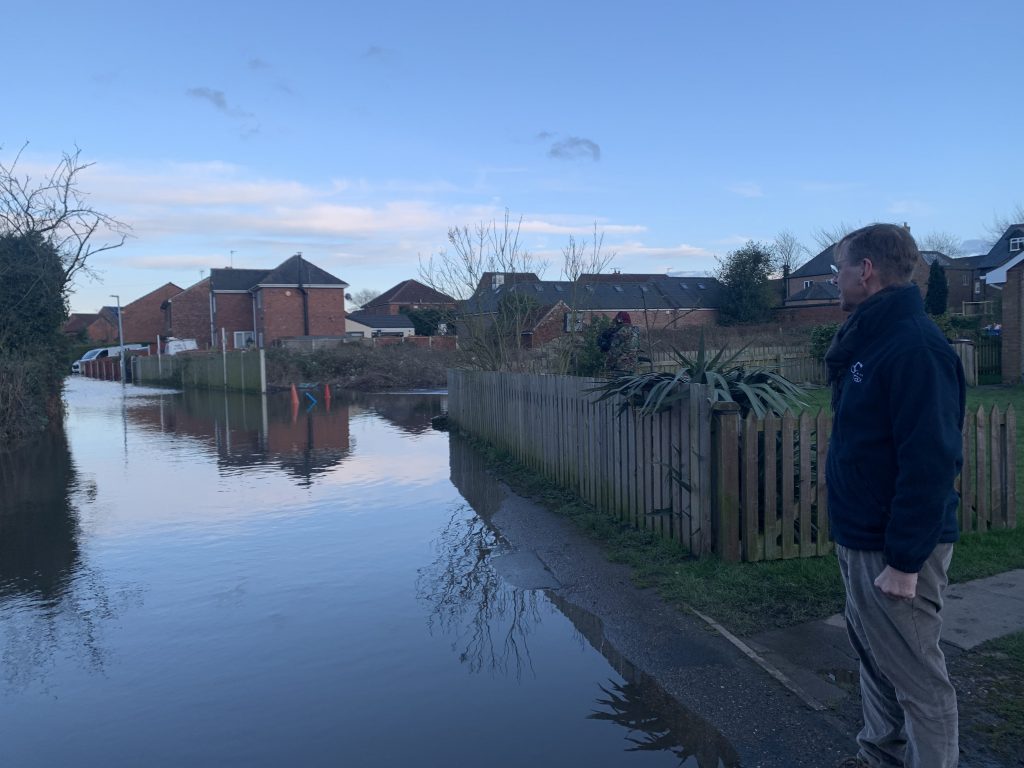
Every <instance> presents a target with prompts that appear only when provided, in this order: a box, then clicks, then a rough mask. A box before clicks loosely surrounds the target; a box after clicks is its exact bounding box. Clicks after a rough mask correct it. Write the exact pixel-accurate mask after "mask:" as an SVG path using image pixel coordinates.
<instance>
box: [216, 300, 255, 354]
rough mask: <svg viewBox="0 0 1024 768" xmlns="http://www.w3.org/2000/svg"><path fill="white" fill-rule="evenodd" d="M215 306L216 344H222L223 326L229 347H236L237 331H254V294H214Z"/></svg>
mask: <svg viewBox="0 0 1024 768" xmlns="http://www.w3.org/2000/svg"><path fill="white" fill-rule="evenodd" d="M214 298H215V306H214V313H213V327H214V333H215V338H216V343H215V345H214V346H218V347H219V346H220V339H221V328H223V329H224V331H225V332H226V334H227V348H228V349H234V348H235V340H234V334H235V331H252V330H254V329H253V322H252V321H253V317H252V295H251V294H250V293H249V292H248V291H246V292H245V293H220V292H216V293H215V294H214Z"/></svg>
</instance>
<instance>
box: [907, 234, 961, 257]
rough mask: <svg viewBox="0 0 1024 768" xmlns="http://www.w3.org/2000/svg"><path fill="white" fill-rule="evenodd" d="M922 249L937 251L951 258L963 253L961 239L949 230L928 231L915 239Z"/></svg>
mask: <svg viewBox="0 0 1024 768" xmlns="http://www.w3.org/2000/svg"><path fill="white" fill-rule="evenodd" d="M917 245H918V247H919V248H920V249H921V250H922V251H938V252H939V253H944V254H945V255H946V256H949V257H950V258H951V259H958V258H960V257H961V256H963V255H964V246H963V241H962V240H961V239H960V238H959V237H957V236H956V235H954V234H951V233H950V232H929V233H928V234H927V235H925V236H924V237H922V238H920V239H919V240H918V241H917Z"/></svg>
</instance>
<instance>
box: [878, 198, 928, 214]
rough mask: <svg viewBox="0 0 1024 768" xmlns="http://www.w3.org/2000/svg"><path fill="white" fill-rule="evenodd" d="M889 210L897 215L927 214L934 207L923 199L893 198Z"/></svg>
mask: <svg viewBox="0 0 1024 768" xmlns="http://www.w3.org/2000/svg"><path fill="white" fill-rule="evenodd" d="M888 211H889V213H894V214H896V215H897V216H927V215H928V214H930V213H931V212H932V209H931V206H930V205H928V203H925V202H923V201H921V200H893V201H892V202H891V203H889V208H888Z"/></svg>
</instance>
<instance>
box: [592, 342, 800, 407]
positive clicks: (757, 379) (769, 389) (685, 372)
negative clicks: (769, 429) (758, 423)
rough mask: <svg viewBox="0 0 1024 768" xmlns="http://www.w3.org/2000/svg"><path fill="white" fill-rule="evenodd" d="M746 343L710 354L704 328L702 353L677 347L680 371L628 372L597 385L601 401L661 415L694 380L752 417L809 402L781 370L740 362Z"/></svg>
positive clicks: (713, 399)
mask: <svg viewBox="0 0 1024 768" xmlns="http://www.w3.org/2000/svg"><path fill="white" fill-rule="evenodd" d="M744 349H746V347H741V348H740V349H739V350H737V351H736V352H734V353H732V354H731V355H728V356H727V351H726V350H725V349H720V350H718V352H716V353H715V354H714V355H713V356H712V355H711V354H710V353H709V352H708V350H707V347H706V345H705V342H704V331H703V329H702V330H701V334H700V343H699V345H698V348H697V354H696V355H695V356H694V357H692V358H691V357H688V356H687V355H685V354H684V353H682V352H680V351H678V350H673V351H672V358H673V359H674V361H675V362H676V363H677V364H678V366H677V368H676V370H675V372H669V371H651V372H648V373H636V374H626V375H623V376H618V377H616V378H614V379H610V380H609V381H607V382H606V383H604V384H601V385H599V386H597V387H595V388H594V390H592V391H595V392H600V393H601V397H600V399H601V400H606V399H608V398H610V397H616V396H619V397H621V398H622V404H621V405H620V412H622V411H625V410H628V409H629V408H631V407H632V408H636V409H637V410H638V411H639V412H640V413H641V414H648V413H657V412H658V411H662V410H665V409H667V408H670V407H671V406H672V405H673V404H674V403H676V402H677V401H679V400H682V399H685V398H686V397H687V396H688V394H689V393H688V387H687V386H686V385H688V384H705V385H707V387H708V390H709V395H708V397H709V399H710V400H711V402H712V403H716V402H730V403H737V404H738V405H739V406H740V411H741V413H742V414H743V415H744V416H746V415H747V413H749V412H750V411H753V412H754V414H755V415H757V416H758V417H759V418H760V417H763V416H765V415H766V414H768V413H774V414H777V415H780V416H781V415H782V414H784V413H785V412H786V411H787V410H788V409H789V408H791V407H793V406H803V405H804V403H803V401H802V400H801V398H802V397H803V395H804V390H803V388H802V387H800V386H799V385H797V384H794V383H793V382H792V381H790V380H789V379H787V378H786V377H785V376H783V375H782V374H780V373H779V372H778V371H774V370H772V369H771V368H767V367H765V366H756V367H753V368H747V367H745V366H744V365H743V364H742V363H738V362H736V360H737V358H738V357H739V356H740V354H742V352H743V350H744Z"/></svg>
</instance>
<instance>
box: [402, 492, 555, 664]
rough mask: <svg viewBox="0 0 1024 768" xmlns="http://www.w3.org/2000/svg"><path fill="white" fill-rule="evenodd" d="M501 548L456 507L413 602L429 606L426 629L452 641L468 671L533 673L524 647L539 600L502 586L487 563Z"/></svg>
mask: <svg viewBox="0 0 1024 768" xmlns="http://www.w3.org/2000/svg"><path fill="white" fill-rule="evenodd" d="M500 547H501V542H500V540H499V538H498V536H497V534H496V533H495V532H494V530H493V529H491V528H490V527H489V526H488V525H487V523H486V522H484V521H483V520H482V519H481V518H480V517H478V516H477V515H476V514H475V513H474V512H473V510H472V509H471V508H469V507H467V506H460V507H457V508H456V509H455V510H454V511H453V512H452V516H451V518H450V519H449V520H448V523H447V525H446V526H445V527H444V530H442V532H441V535H440V536H439V537H438V539H437V540H436V542H435V549H436V551H437V558H436V559H435V560H434V562H433V563H432V564H431V565H429V566H427V567H426V568H423V569H421V570H420V573H419V578H418V580H417V596H418V597H419V599H420V600H423V601H424V602H426V603H427V604H429V605H430V608H431V611H430V619H429V621H428V626H429V628H430V629H431V631H433V629H434V627H438V628H439V629H441V630H442V631H443V632H446V633H449V634H452V635H454V637H455V639H454V640H453V642H452V649H453V650H454V651H456V653H458V654H459V660H460V661H461V662H462V663H464V664H467V665H468V666H469V669H470V671H472V672H474V673H475V672H480V671H482V670H485V669H487V670H490V671H491V672H492V673H494V672H497V673H500V674H515V676H516V678H519V677H520V676H521V675H522V673H523V671H524V670H526V669H529V670H530V671H531V672H532V671H533V666H532V663H531V661H530V650H529V647H528V644H527V639H528V637H529V634H530V631H531V629H532V627H533V626H534V625H535V624H537V623H539V622H540V613H539V611H538V604H539V595H538V593H537V592H535V591H532V590H525V589H517V588H514V587H512V586H510V585H508V584H506V583H505V582H504V581H503V580H502V579H501V577H500V576H499V575H498V574H497V573H496V572H495V570H494V568H493V567H492V565H491V563H490V558H491V556H492V554H493V553H495V551H496V550H498V549H499V548H500Z"/></svg>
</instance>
